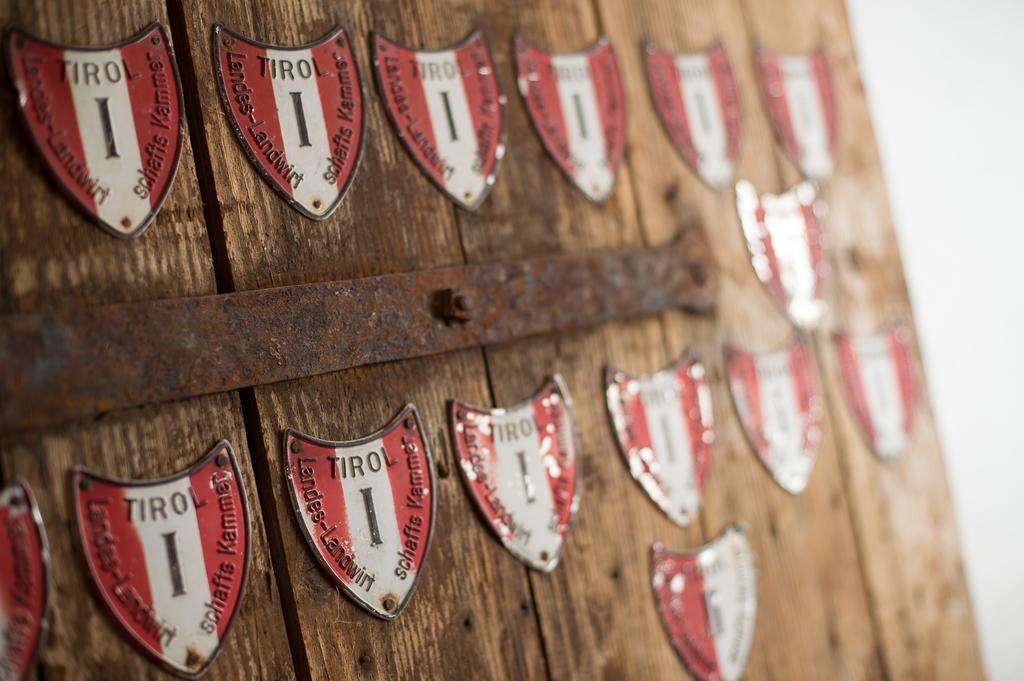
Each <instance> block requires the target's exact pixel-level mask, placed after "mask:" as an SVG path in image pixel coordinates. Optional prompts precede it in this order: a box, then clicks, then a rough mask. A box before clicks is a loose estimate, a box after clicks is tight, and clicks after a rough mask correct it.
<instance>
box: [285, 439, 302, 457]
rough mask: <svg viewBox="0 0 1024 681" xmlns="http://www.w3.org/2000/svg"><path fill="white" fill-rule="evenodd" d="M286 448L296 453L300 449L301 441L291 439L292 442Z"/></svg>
mask: <svg viewBox="0 0 1024 681" xmlns="http://www.w3.org/2000/svg"><path fill="white" fill-rule="evenodd" d="M288 449H290V450H292V454H298V453H299V452H301V451H302V443H301V442H299V441H298V440H292V443H291V444H290V445H288Z"/></svg>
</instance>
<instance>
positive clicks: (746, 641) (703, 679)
mask: <svg viewBox="0 0 1024 681" xmlns="http://www.w3.org/2000/svg"><path fill="white" fill-rule="evenodd" d="M651 574H652V577H651V581H652V582H653V585H654V596H655V599H656V600H657V603H658V612H659V613H660V614H661V621H662V622H663V623H664V625H665V630H666V631H667V632H668V636H669V639H670V640H671V641H672V646H673V647H674V648H675V649H676V652H677V653H678V654H679V657H681V658H682V660H683V663H684V664H685V665H686V668H687V669H689V670H690V673H691V674H693V676H694V677H695V678H697V679H698V680H699V681H739V679H740V678H741V677H742V676H743V671H744V669H745V668H746V666H747V658H748V657H749V655H750V646H751V644H752V643H753V641H754V629H755V626H756V624H757V564H756V562H755V560H754V551H753V549H752V548H751V546H750V541H749V540H748V539H747V534H746V532H745V531H744V530H743V528H742V527H741V526H739V525H730V526H729V527H727V528H726V529H725V531H724V532H722V534H720V535H719V536H718V538H716V539H715V540H714V541H712V542H711V543H709V544H707V545H705V546H702V547H701V548H699V549H697V550H695V551H686V552H682V553H680V552H676V551H672V550H671V549H667V548H665V547H664V546H662V545H661V544H655V545H654V546H653V547H652V549H651Z"/></svg>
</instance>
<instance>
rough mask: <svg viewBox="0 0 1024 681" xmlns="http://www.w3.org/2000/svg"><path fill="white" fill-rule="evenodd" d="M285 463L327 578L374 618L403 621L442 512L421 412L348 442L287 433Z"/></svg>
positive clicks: (407, 411) (409, 411) (409, 409)
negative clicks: (438, 501) (420, 417)
mask: <svg viewBox="0 0 1024 681" xmlns="http://www.w3.org/2000/svg"><path fill="white" fill-rule="evenodd" d="M285 457H286V466H287V469H286V477H287V478H288V489H289V490H290V491H291V495H292V501H293V502H294V506H295V513H296V515H297V517H298V520H299V524H300V525H301V526H302V530H303V533H304V534H305V535H306V540H307V541H308V542H309V546H310V548H311V549H312V550H313V554H314V555H315V556H316V558H317V560H318V561H319V562H320V565H321V566H322V567H323V569H324V570H325V571H326V572H327V575H328V576H329V577H330V578H331V580H333V581H334V583H335V584H337V585H338V586H339V587H340V588H341V589H342V590H344V591H345V593H347V594H348V595H349V596H350V597H351V598H352V599H353V600H354V601H355V602H356V603H358V604H359V605H360V606H362V607H363V608H365V609H366V610H368V611H369V612H371V613H373V614H374V615H376V616H377V617H380V618H383V619H386V620H391V619H394V618H396V617H398V615H399V614H400V613H401V612H402V610H404V609H405V606H406V605H407V604H408V602H409V599H410V598H412V594H413V591H414V590H415V589H416V584H417V582H418V581H419V578H420V574H421V573H422V571H423V564H424V562H425V561H426V559H427V552H428V551H429V550H430V536H431V532H432V530H433V527H434V516H435V513H436V506H437V500H436V495H435V489H434V465H433V461H432V459H431V458H430V449H429V448H428V447H427V441H426V440H425V439H424V437H423V426H422V425H421V424H420V419H419V415H418V414H417V412H416V407H414V406H412V405H407V406H406V407H405V408H404V409H403V410H402V411H401V412H400V413H399V414H398V416H396V417H395V418H394V419H393V420H392V421H391V423H389V424H388V425H387V426H385V427H384V428H383V429H382V430H379V431H377V432H376V433H374V434H372V435H368V436H366V437H364V438H360V439H358V440H351V441H348V442H330V441H327V440H318V439H316V438H313V437H310V436H308V435H303V434H302V433H298V432H296V431H294V430H288V431H286V432H285Z"/></svg>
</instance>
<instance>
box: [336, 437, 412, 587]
mask: <svg viewBox="0 0 1024 681" xmlns="http://www.w3.org/2000/svg"><path fill="white" fill-rule="evenodd" d="M334 453H335V455H336V456H338V457H339V461H338V475H339V477H340V480H341V493H342V494H343V495H344V499H345V511H346V513H348V531H349V536H350V537H352V546H353V547H354V550H355V558H356V565H357V566H358V567H360V568H363V569H364V570H366V571H367V572H368V573H369V574H370V575H372V576H373V577H374V581H373V590H374V592H375V593H395V594H403V593H405V592H406V591H408V585H409V584H410V582H409V581H408V580H409V579H412V577H407V578H406V579H405V580H403V579H401V578H400V577H398V576H397V575H395V570H394V568H395V566H396V565H397V564H398V559H399V557H398V554H399V552H401V550H402V534H401V533H402V528H401V527H399V526H398V517H397V515H396V512H395V504H396V503H404V502H405V500H404V499H395V498H394V493H393V491H392V489H391V478H390V477H389V476H388V465H387V460H388V459H390V460H392V461H397V462H398V463H396V464H395V465H396V466H399V467H400V469H402V470H403V474H405V475H408V473H405V472H404V468H403V467H404V466H405V465H406V464H405V460H404V457H402V456H400V454H401V452H385V451H384V442H383V440H374V441H372V442H367V443H365V444H361V445H356V446H354V447H339V448H337V449H335V450H334ZM357 462H361V463H360V464H358V469H357V468H356V464H357ZM343 466H344V467H343ZM371 466H372V467H371ZM378 466H379V469H378ZM374 469H378V470H376V471H374ZM360 471H361V473H360ZM371 512H372V516H373V520H372V521H371ZM378 540H379V543H375V542H377V541H378ZM360 579H361V578H360V576H359V575H358V574H356V575H355V577H354V578H353V581H352V582H351V586H352V589H353V590H354V591H357V592H358V593H362V594H365V593H366V591H365V589H363V588H362V587H360V586H359V582H360ZM375 605H376V604H375Z"/></svg>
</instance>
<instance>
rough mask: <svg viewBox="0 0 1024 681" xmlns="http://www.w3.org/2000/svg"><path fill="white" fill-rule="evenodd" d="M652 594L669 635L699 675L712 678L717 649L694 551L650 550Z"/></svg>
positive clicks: (716, 662)
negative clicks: (675, 553)
mask: <svg viewBox="0 0 1024 681" xmlns="http://www.w3.org/2000/svg"><path fill="white" fill-rule="evenodd" d="M654 580H655V586H654V589H655V594H656V595H657V598H658V608H659V609H660V610H661V617H662V621H663V622H665V626H666V628H667V629H668V633H669V638H671V640H672V644H673V645H674V646H675V648H676V650H678V651H679V652H680V654H681V655H682V656H683V658H684V659H685V660H686V662H687V664H688V665H690V668H691V669H692V671H693V672H694V675H695V676H696V677H697V678H699V679H708V680H710V679H715V678H717V677H716V676H714V675H715V674H716V673H717V672H718V653H717V651H716V650H715V641H714V636H713V634H712V633H711V619H710V617H709V616H708V606H707V602H706V601H705V599H704V574H703V572H702V571H701V568H700V562H699V560H698V555H693V554H691V555H672V554H670V553H668V552H666V551H659V550H658V549H657V548H656V549H655V553H654Z"/></svg>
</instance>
